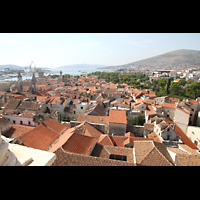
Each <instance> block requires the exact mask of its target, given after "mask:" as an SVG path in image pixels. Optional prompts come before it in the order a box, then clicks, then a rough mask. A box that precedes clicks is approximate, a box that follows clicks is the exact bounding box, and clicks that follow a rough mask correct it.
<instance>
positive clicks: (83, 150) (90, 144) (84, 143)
mask: <svg viewBox="0 0 200 200" xmlns="http://www.w3.org/2000/svg"><path fill="white" fill-rule="evenodd" d="M95 144H96V139H95V138H93V137H88V136H85V135H80V134H78V133H73V134H72V135H71V137H70V138H68V140H67V141H66V142H65V144H64V145H62V148H63V149H64V150H65V151H67V152H71V153H78V154H83V155H89V154H90V153H91V151H92V149H93V148H94V145H95Z"/></svg>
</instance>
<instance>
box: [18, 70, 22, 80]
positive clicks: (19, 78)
mask: <svg viewBox="0 0 200 200" xmlns="http://www.w3.org/2000/svg"><path fill="white" fill-rule="evenodd" d="M18 81H22V75H21V73H20V72H19V73H18Z"/></svg>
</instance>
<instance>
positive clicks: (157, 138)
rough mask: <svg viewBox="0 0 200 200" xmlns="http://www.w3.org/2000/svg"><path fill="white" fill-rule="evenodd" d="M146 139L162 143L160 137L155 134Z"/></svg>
mask: <svg viewBox="0 0 200 200" xmlns="http://www.w3.org/2000/svg"><path fill="white" fill-rule="evenodd" d="M148 138H150V139H153V141H155V142H160V143H162V142H161V139H160V137H159V136H158V135H157V134H156V133H155V132H153V133H151V134H148Z"/></svg>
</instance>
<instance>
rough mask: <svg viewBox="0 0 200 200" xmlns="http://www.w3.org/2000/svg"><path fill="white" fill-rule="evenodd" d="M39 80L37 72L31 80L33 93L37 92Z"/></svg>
mask: <svg viewBox="0 0 200 200" xmlns="http://www.w3.org/2000/svg"><path fill="white" fill-rule="evenodd" d="M37 89H38V87H37V79H36V77H35V72H33V76H32V80H31V91H32V92H37Z"/></svg>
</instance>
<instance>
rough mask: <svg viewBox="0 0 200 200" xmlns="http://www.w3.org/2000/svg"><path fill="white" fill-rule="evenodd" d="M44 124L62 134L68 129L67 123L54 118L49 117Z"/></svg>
mask: <svg viewBox="0 0 200 200" xmlns="http://www.w3.org/2000/svg"><path fill="white" fill-rule="evenodd" d="M43 124H44V125H45V126H46V127H48V128H49V129H51V130H53V131H55V132H56V133H58V134H62V133H63V131H65V130H66V129H67V127H66V126H65V125H63V124H61V123H59V122H58V121H56V120H55V119H52V118H49V119H48V120H46V121H44V122H43Z"/></svg>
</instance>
